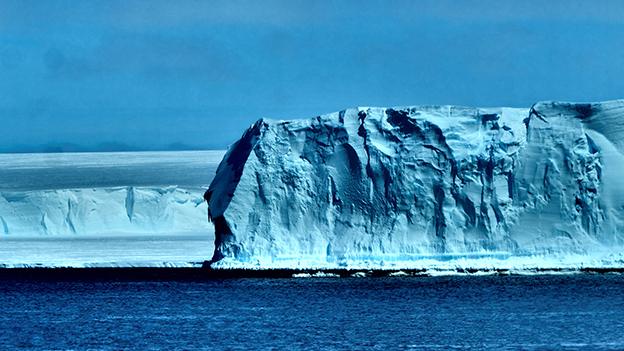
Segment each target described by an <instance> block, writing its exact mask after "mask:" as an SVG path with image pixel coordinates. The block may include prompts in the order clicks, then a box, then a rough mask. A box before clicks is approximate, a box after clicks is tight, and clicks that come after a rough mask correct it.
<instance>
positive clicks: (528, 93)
mask: <svg viewBox="0 0 624 351" xmlns="http://www.w3.org/2000/svg"><path fill="white" fill-rule="evenodd" d="M623 13H624V2H621V1H591V2H588V1H532V0H530V1H500V0H499V1H439V0H436V1H397V0H395V1H392V0H390V1H297V0H295V1H293V0H287V1H286V0H285V1H251V0H250V1H154V0H152V1H73V0H72V1H53V0H52V1H5V0H0V119H1V121H2V127H3V129H4V133H2V135H3V137H2V138H0V152H25V151H46V150H47V151H55V150H56V151H59V150H66V151H71V150H77V151H80V150H82V151H86V150H99V151H106V150H153V149H188V148H192V149H206V148H225V147H226V146H227V145H228V144H230V143H232V142H233V141H235V140H236V139H237V138H238V137H239V136H240V135H241V134H242V132H243V130H244V128H246V127H247V126H248V125H249V124H250V123H252V122H253V121H255V120H256V119H258V118H260V117H270V118H280V119H283V118H301V117H312V116H315V115H318V114H322V113H327V112H332V111H337V110H340V109H344V108H347V107H352V106H358V105H359V106H395V105H418V104H459V105H471V106H529V105H531V104H532V103H533V102H535V101H538V100H573V101H595V100H608V99H616V98H624V16H622V14H623Z"/></svg>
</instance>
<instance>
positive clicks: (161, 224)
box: [0, 151, 224, 267]
mask: <svg viewBox="0 0 624 351" xmlns="http://www.w3.org/2000/svg"><path fill="white" fill-rule="evenodd" d="M223 154H224V153H223V151H189V152H119V153H59V154H0V266H3V267H28V266H46V267H58V266H62V267H68V266H69V267H93V266H108V267H111V266H112V267H116V266H192V265H194V264H195V263H193V264H192V263H191V262H196V264H195V265H197V264H198V265H201V264H202V263H203V261H204V260H205V259H206V257H209V256H210V255H211V253H212V250H213V245H212V242H213V241H214V239H213V234H212V233H213V228H212V225H211V224H210V223H209V222H208V220H207V217H206V211H207V206H206V203H205V202H204V200H203V198H202V194H203V192H204V190H205V188H206V187H207V185H208V184H209V182H210V180H211V179H212V176H213V174H214V172H215V170H216V166H217V164H218V161H219V160H220V159H221V158H222V157H223Z"/></svg>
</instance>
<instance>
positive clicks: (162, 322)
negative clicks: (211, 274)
mask: <svg viewBox="0 0 624 351" xmlns="http://www.w3.org/2000/svg"><path fill="white" fill-rule="evenodd" d="M0 301H1V303H0V323H1V324H2V326H3V328H2V329H3V331H2V333H0V349H5V350H9V349H24V350H31V349H32V350H50V349H52V350H122V349H124V350H128V349H140V350H274V349H277V350H368V349H374V350H436V349H491V350H504V349H510V350H516V349H519V350H544V349H547V350H550V349H562V350H576V349H598V350H600V349H604V350H621V349H624V332H623V330H624V276H623V275H618V274H612V275H611V274H603V275H590V274H577V275H544V276H470V277H465V276H463V277H459V276H456V277H409V278H400V277H389V278H293V279H259V278H256V279H220V280H201V279H200V280H195V281H183V280H179V281H171V280H169V281H110V280H108V281H102V280H99V281H98V280H97V279H94V280H92V281H28V280H5V281H2V282H0Z"/></svg>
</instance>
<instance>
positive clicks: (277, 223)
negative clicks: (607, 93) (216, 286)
mask: <svg viewBox="0 0 624 351" xmlns="http://www.w3.org/2000/svg"><path fill="white" fill-rule="evenodd" d="M623 137H624V100H616V101H607V102H599V103H567V102H538V103H536V104H534V105H533V106H531V107H530V108H471V107H460V106H417V107H398V108H379V107H358V108H352V109H347V110H344V111H340V112H336V113H331V114H327V115H322V116H317V117H315V118H311V119H307V120H290V121H282V120H270V119H260V120H258V121H257V122H256V123H255V124H253V125H252V126H251V127H250V128H249V129H248V130H247V131H245V133H244V134H243V136H242V137H241V138H240V140H238V141H237V142H236V143H234V144H233V145H232V146H231V147H230V148H229V149H228V151H227V153H226V154H225V156H224V158H223V160H222V161H221V163H220V165H219V167H218V168H217V172H216V175H215V177H214V179H213V180H212V183H211V184H210V187H209V189H208V190H207V191H206V193H205V195H204V196H205V198H206V200H207V201H208V213H209V218H210V220H211V221H212V223H213V224H214V227H215V250H214V254H213V258H212V261H211V266H212V267H213V268H244V269H267V268H290V269H293V268H295V269H316V268H319V269H323V268H325V269H341V268H357V269H360V268H366V269H454V268H457V267H464V268H466V267H472V268H478V269H488V268H508V269H533V268H578V267H622V266H624V254H623V252H624V250H623V247H624V245H623V244H624V234H623V233H622V229H623V228H624V222H623V220H624V177H623V176H622V171H623V170H624V138H623Z"/></svg>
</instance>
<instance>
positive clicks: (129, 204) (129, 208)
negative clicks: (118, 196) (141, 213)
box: [125, 186, 134, 222]
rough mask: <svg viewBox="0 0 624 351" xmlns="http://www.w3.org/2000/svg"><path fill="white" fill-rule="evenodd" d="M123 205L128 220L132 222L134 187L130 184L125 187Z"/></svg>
mask: <svg viewBox="0 0 624 351" xmlns="http://www.w3.org/2000/svg"><path fill="white" fill-rule="evenodd" d="M125 207H126V215H127V216H128V220H129V221H130V222H132V217H133V216H134V187H132V186H129V187H127V188H126V201H125Z"/></svg>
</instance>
